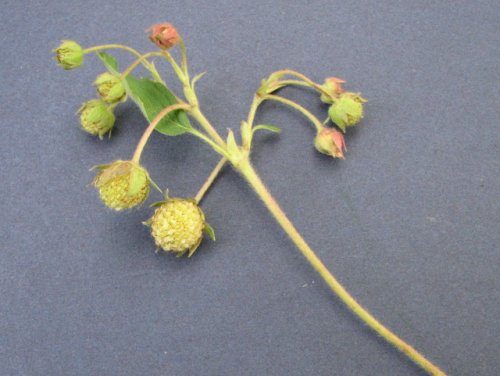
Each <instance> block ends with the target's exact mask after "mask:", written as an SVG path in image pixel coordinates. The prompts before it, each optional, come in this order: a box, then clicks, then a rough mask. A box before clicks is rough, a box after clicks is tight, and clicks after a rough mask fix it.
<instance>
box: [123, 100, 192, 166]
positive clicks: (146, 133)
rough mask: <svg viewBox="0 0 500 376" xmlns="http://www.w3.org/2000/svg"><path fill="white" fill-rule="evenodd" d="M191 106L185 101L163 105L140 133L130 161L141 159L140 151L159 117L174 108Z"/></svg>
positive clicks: (180, 108)
mask: <svg viewBox="0 0 500 376" xmlns="http://www.w3.org/2000/svg"><path fill="white" fill-rule="evenodd" d="M190 108H191V106H190V105H189V104H187V103H176V104H172V105H170V106H168V107H165V108H164V109H163V110H161V111H160V112H159V113H158V115H156V117H155V118H154V119H153V121H152V122H151V123H150V124H149V125H148V127H147V128H146V130H145V131H144V133H143V134H142V137H141V139H140V140H139V143H138V144H137V147H136V148H135V151H134V155H133V157H132V161H133V162H135V163H137V164H138V163H139V161H140V159H141V154H142V151H143V150H144V147H145V146H146V143H147V142H148V140H149V137H150V136H151V133H153V131H154V130H155V128H156V126H157V125H158V123H159V122H160V120H161V119H163V117H164V116H166V115H168V114H169V113H170V112H172V111H175V110H188V109H190Z"/></svg>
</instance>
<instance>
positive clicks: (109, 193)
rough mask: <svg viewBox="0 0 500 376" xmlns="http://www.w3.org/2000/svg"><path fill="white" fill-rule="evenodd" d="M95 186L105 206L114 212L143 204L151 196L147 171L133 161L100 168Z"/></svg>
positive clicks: (94, 182) (118, 162)
mask: <svg viewBox="0 0 500 376" xmlns="http://www.w3.org/2000/svg"><path fill="white" fill-rule="evenodd" d="M98 168H99V169H100V172H99V173H98V174H97V176H96V177H95V178H94V181H93V185H94V186H95V187H96V188H97V189H98V190H99V196H100V197H101V200H102V202H104V204H105V205H106V206H107V207H109V208H111V209H114V210H117V211H120V210H123V209H130V208H133V207H134V206H137V205H140V204H142V203H143V202H144V201H145V200H146V198H147V197H148V194H149V183H150V179H149V176H148V173H147V171H146V170H145V169H144V168H143V167H141V166H139V165H138V164H137V163H135V162H132V161H116V162H113V163H112V164H110V165H105V166H99V167H98Z"/></svg>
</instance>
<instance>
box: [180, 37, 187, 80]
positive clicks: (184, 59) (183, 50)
mask: <svg viewBox="0 0 500 376" xmlns="http://www.w3.org/2000/svg"><path fill="white" fill-rule="evenodd" d="M179 46H180V47H181V59H182V60H181V68H182V70H183V71H184V75H185V76H186V77H187V79H188V80H189V70H188V61H187V52H186V45H185V44H184V39H181V41H180V43H179Z"/></svg>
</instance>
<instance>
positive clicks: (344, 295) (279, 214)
mask: <svg viewBox="0 0 500 376" xmlns="http://www.w3.org/2000/svg"><path fill="white" fill-rule="evenodd" d="M237 168H238V170H239V171H240V173H241V174H242V175H243V177H244V178H245V179H246V180H247V181H248V183H249V184H250V186H251V187H252V188H253V189H254V190H255V192H256V193H257V194H258V195H259V197H260V198H261V200H262V201H263V202H264V204H265V205H266V206H267V208H268V209H269V211H270V212H271V214H272V215H273V216H274V218H275V219H276V221H277V222H278V223H279V224H280V225H281V227H282V228H283V230H284V231H285V232H286V233H287V235H288V236H289V237H290V239H291V240H292V241H293V242H294V243H295V245H296V246H297V248H298V249H299V250H300V251H301V253H302V254H303V255H304V257H305V258H306V259H307V261H309V263H310V264H311V265H312V267H313V268H314V269H315V270H316V271H317V272H318V273H319V274H320V275H321V277H322V278H323V279H324V281H325V282H326V283H327V284H328V286H329V287H330V288H331V290H332V291H333V292H334V293H335V294H336V295H337V296H338V297H339V298H340V299H341V300H342V301H343V302H344V303H345V304H346V305H347V306H348V307H349V308H350V309H351V310H352V311H353V312H354V313H355V314H356V315H357V316H358V317H359V318H360V319H361V320H363V322H365V323H366V324H367V325H368V326H370V327H371V328H372V329H373V330H374V331H375V332H377V333H378V334H380V335H381V336H382V337H383V338H384V339H385V340H386V341H388V342H389V343H390V344H392V345H394V346H395V347H396V348H397V349H399V350H400V351H402V352H403V353H404V354H406V355H407V356H408V357H409V358H410V359H411V360H413V361H414V362H415V363H416V364H417V365H419V366H420V367H422V368H423V369H424V370H425V371H427V372H428V373H429V374H431V375H440V376H444V375H445V373H444V372H443V371H442V370H440V369H439V368H438V367H437V366H435V365H434V364H432V363H431V362H430V361H429V360H427V359H426V358H425V357H424V356H423V355H421V354H420V353H419V352H418V351H417V350H415V349H414V348H413V347H412V346H410V345H409V344H407V343H406V342H404V341H403V340H402V339H400V338H399V337H398V336H397V335H396V334H394V333H393V332H392V331H390V330H389V329H388V328H386V327H385V326H383V325H382V324H381V323H380V322H379V321H378V320H377V319H375V317H373V316H372V315H371V314H370V313H369V312H368V311H367V310H365V309H364V308H363V307H362V306H361V305H359V304H358V303H357V302H356V300H354V298H353V297H352V296H351V295H350V294H349V293H348V292H347V291H346V290H345V288H344V287H343V286H342V285H341V284H340V283H339V282H338V281H337V279H336V278H335V277H334V276H333V275H332V274H331V273H330V271H329V270H328V269H327V268H326V266H325V265H324V264H323V262H322V261H321V260H320V259H319V258H318V256H316V253H315V252H314V251H313V250H312V249H311V248H310V247H309V245H308V244H307V243H306V242H305V240H304V239H303V238H302V236H301V235H300V234H299V233H298V231H297V230H296V229H295V227H294V225H293V224H292V223H291V222H290V220H289V219H288V217H287V216H286V214H285V213H284V212H283V210H282V209H281V208H280V206H279V205H278V203H277V202H276V201H275V200H274V198H273V197H272V195H271V194H270V193H269V191H268V190H267V188H266V186H265V185H264V183H263V182H262V180H261V179H260V177H259V176H258V175H257V173H256V171H255V170H254V168H253V166H252V165H251V163H250V161H249V160H248V159H247V160H246V161H244V162H242V163H241V164H240V165H239V166H238V167H237Z"/></svg>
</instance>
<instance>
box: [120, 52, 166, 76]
mask: <svg viewBox="0 0 500 376" xmlns="http://www.w3.org/2000/svg"><path fill="white" fill-rule="evenodd" d="M150 56H161V52H148V53H146V54H144V55H141V57H140V58H138V59H137V60H136V61H134V62H133V63H132V64H130V65H129V66H128V67H127V69H125V70H124V71H123V72H122V74H121V75H120V79H121V80H123V79H124V78H125V77H127V76H128V75H129V74H130V73H131V72H132V71H133V70H134V69H135V68H136V67H137V66H138V65H139V64H141V63H143V62H144V60H146V59H147V58H148V57H150ZM148 66H149V62H148Z"/></svg>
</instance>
